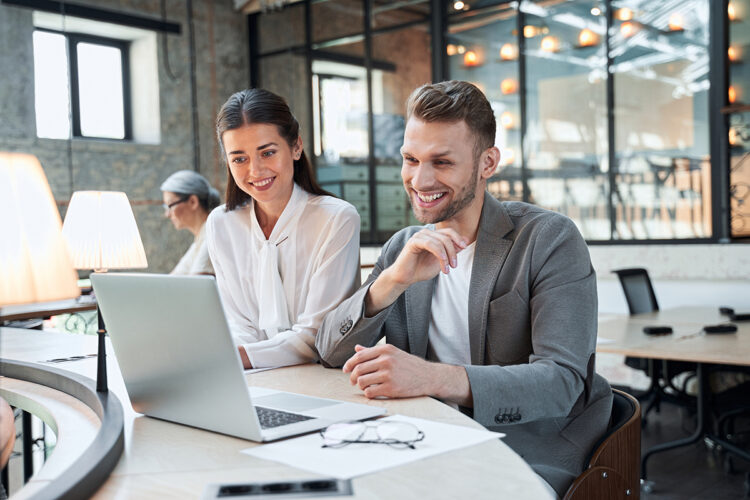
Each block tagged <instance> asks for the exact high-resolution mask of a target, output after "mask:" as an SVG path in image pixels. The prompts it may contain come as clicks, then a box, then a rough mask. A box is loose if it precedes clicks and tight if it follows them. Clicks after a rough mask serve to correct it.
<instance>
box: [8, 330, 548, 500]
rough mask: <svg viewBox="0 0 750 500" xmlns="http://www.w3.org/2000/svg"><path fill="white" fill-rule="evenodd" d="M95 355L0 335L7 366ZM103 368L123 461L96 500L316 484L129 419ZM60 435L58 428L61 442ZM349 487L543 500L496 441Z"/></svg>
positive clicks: (306, 375)
mask: <svg viewBox="0 0 750 500" xmlns="http://www.w3.org/2000/svg"><path fill="white" fill-rule="evenodd" d="M95 349H96V337H94V336H84V335H71V334H59V333H51V332H41V331H35V330H17V329H10V328H2V329H0V357H5V358H9V359H15V360H20V361H30V362H36V361H40V360H46V359H51V358H59V357H66V356H73V355H80V354H87V353H90V352H95ZM54 366H55V367H57V368H62V369H68V370H70V371H73V372H77V373H80V374H84V375H87V376H89V377H92V378H93V377H94V374H95V373H96V360H95V359H84V360H80V361H74V362H68V363H59V364H55V365H54ZM108 369H109V386H110V390H112V391H114V392H115V394H117V396H118V397H119V398H120V400H121V401H122V403H123V406H124V407H125V408H124V409H125V429H124V430H125V452H124V454H123V456H122V458H121V459H120V462H119V463H118V465H117V466H116V468H115V470H114V471H113V472H112V474H111V475H110V477H109V479H108V480H107V481H106V482H105V484H104V485H103V486H102V487H101V488H100V489H99V491H98V492H97V494H96V495H95V497H94V498H113V497H117V498H139V499H141V498H167V497H172V498H197V497H199V496H200V495H201V493H202V492H203V489H204V487H205V485H206V484H208V483H216V482H220V483H225V482H226V483H231V482H254V481H268V480H274V479H279V480H283V479H304V478H311V477H314V474H311V473H309V472H305V471H302V470H298V469H293V468H291V467H288V466H285V465H281V464H278V463H275V462H269V461H264V460H261V459H258V458H254V457H250V456H248V455H245V454H242V453H240V450H242V449H245V448H248V447H250V446H256V444H255V443H252V442H249V441H244V440H242V439H237V438H233V437H229V436H224V435H221V434H215V433H212V432H208V431H203V430H200V429H194V428H191V427H186V426H182V425H177V424H172V423H169V422H165V421H161V420H156V419H153V418H149V417H144V416H142V415H139V414H136V413H135V412H134V411H133V410H132V408H131V407H130V403H129V400H128V398H127V394H126V392H125V388H124V384H123V381H122V378H121V376H120V373H119V370H118V368H117V364H116V361H115V359H114V356H113V355H112V353H111V351H110V353H109V356H108ZM247 378H248V382H249V383H251V384H253V385H257V386H263V387H270V388H275V389H283V390H289V391H294V392H299V393H303V394H310V395H315V396H322V397H332V398H336V399H342V400H348V401H354V402H360V403H367V404H373V405H377V406H382V407H384V408H386V409H387V410H388V412H389V414H394V413H399V414H404V415H410V416H415V417H421V418H429V419H432V420H436V421H440V422H446V423H451V424H457V425H466V426H473V427H478V426H479V424H477V423H476V422H474V421H473V420H472V419H470V418H468V417H466V416H465V415H463V414H461V413H460V412H458V411H455V410H453V409H452V408H450V407H449V406H446V405H444V404H442V403H440V402H439V401H436V400H434V399H431V398H424V397H423V398H410V399H401V400H374V401H370V400H367V399H366V398H364V397H363V396H362V395H361V393H360V391H359V390H358V389H356V388H355V387H352V386H350V385H349V382H348V376H347V375H345V374H343V373H341V372H340V371H339V370H331V369H326V368H323V367H322V366H320V365H304V366H297V367H289V368H283V369H279V370H271V371H266V372H259V373H255V374H252V375H248V376H247ZM4 387H5V384H4ZM65 432H66V430H65V429H61V433H65ZM46 477H47V476H42V477H40V478H39V479H37V478H36V476H35V478H34V479H32V483H33V482H36V484H37V486H39V484H40V483H41V481H43V480H44V479H46ZM33 486H34V485H33V484H31V487H32V488H33ZM353 488H354V493H355V498H423V497H428V498H446V499H448V498H450V499H455V498H498V497H505V498H514V499H533V500H537V499H543V498H548V497H549V495H548V493H547V492H546V490H545V489H544V488H543V486H542V485H541V483H540V481H539V479H538V477H537V476H536V474H534V472H533V471H532V470H531V468H530V467H529V466H528V465H527V464H526V463H525V462H524V461H523V460H522V459H521V458H520V457H519V456H518V455H517V454H516V453H515V452H513V451H512V450H511V449H510V448H509V447H508V446H507V445H505V444H504V443H503V442H502V441H500V440H496V441H491V442H486V443H483V444H480V445H477V446H473V447H470V448H465V449H462V450H458V451H456V452H452V453H447V454H444V455H439V456H436V457H432V458H430V459H427V460H424V461H420V462H415V463H412V464H409V465H405V466H402V467H398V468H393V469H389V470H386V471H383V472H379V473H376V474H371V475H367V476H363V477H359V478H355V479H354V480H353ZM25 490H26V488H24V490H22V492H23V491H25Z"/></svg>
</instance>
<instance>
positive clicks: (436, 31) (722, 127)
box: [248, 0, 743, 245]
mask: <svg viewBox="0 0 750 500" xmlns="http://www.w3.org/2000/svg"><path fill="white" fill-rule="evenodd" d="M324 1H327V0H304V1H303V2H301V3H299V4H294V5H291V6H289V7H287V8H300V7H302V6H304V8H305V9H307V10H306V14H305V30H306V39H305V43H304V44H302V45H295V46H291V47H287V48H284V49H276V50H273V51H269V52H266V53H259V51H258V42H259V40H258V39H257V19H258V16H260V15H261V14H251V15H250V16H249V24H248V26H249V28H250V30H251V32H252V33H251V34H250V40H249V41H250V66H251V84H254V85H257V83H258V77H257V74H258V70H259V65H258V60H259V59H261V58H264V57H270V56H273V55H278V54H282V53H300V54H306V56H307V57H308V65H309V64H311V60H312V59H315V58H318V57H321V58H322V57H326V56H330V57H332V58H337V59H341V62H347V63H350V64H357V65H361V66H364V67H365V68H366V69H367V75H368V77H367V78H368V123H369V127H368V128H369V131H368V142H369V144H370V154H369V160H368V163H369V167H370V181H369V182H370V183H371V186H370V187H371V189H370V191H371V193H370V200H371V205H370V206H371V213H370V218H371V220H370V222H371V224H370V232H369V235H368V236H369V238H368V239H367V240H365V239H363V241H362V243H363V244H365V245H366V244H380V243H382V241H379V239H378V231H377V227H376V210H375V205H374V203H377V200H376V193H375V189H372V188H373V187H374V182H375V177H374V159H373V151H372V148H373V130H372V126H373V125H372V97H371V89H370V81H371V71H372V69H373V68H377V64H378V61H373V59H372V48H371V45H372V39H373V37H374V36H375V35H377V34H380V33H381V32H387V31H394V30H397V29H402V28H407V27H410V26H414V25H418V24H425V23H429V28H430V33H431V42H430V46H431V51H432V54H431V56H432V60H431V64H432V74H433V81H442V80H445V79H448V78H449V77H450V74H449V65H448V60H447V56H446V51H445V46H446V43H447V38H446V35H447V30H448V24H449V22H450V21H451V20H453V19H460V18H462V17H465V16H473V15H476V13H477V12H485V11H487V10H488V9H493V8H497V7H499V6H504V5H507V4H510V3H512V2H510V1H509V0H498V1H496V2H491V3H487V4H485V5H483V6H482V7H481V9H479V10H474V11H468V12H449V8H448V7H449V5H450V3H451V2H450V1H446V0H429V3H430V14H429V16H428V18H426V19H424V20H417V21H410V22H408V23H404V24H400V25H395V26H389V27H386V28H380V29H377V30H376V29H372V28H371V26H372V25H371V12H372V5H373V0H365V1H364V2H363V5H364V7H363V8H364V13H363V17H364V26H363V30H362V31H361V32H359V33H352V34H348V35H344V36H341V37H337V38H334V39H329V40H322V41H317V42H313V41H312V39H311V36H310V33H311V29H312V16H311V13H310V9H311V5H312V4H314V3H321V2H324ZM524 1H525V0H524ZM727 2H728V0H719V3H720V4H721V6H722V7H721V8H712V9H711V18H710V20H709V33H710V42H709V54H710V56H711V57H710V68H709V80H710V82H711V87H710V90H709V109H708V115H709V129H710V155H711V200H712V201H711V211H712V221H711V223H712V235H711V236H710V237H707V238H685V239H647V240H642V239H627V240H624V239H617V228H616V213H615V208H616V207H615V200H614V198H613V197H614V195H615V193H616V173H617V155H616V150H615V147H614V145H615V126H616V123H615V117H614V106H615V95H614V78H615V75H614V74H613V73H612V72H611V69H612V67H613V65H614V61H613V58H612V56H611V50H610V48H611V47H610V42H611V39H610V36H605V37H604V39H605V44H606V52H607V58H606V61H607V62H606V69H607V74H608V78H607V83H606V102H607V127H608V130H607V140H608V145H609V148H608V160H609V165H610V168H609V171H608V182H609V192H608V206H607V210H608V216H609V219H610V237H609V239H606V240H591V241H588V242H587V243H589V244H590V245H612V244H617V245H642V244H668V245H672V244H680V245H684V244H706V243H718V242H722V243H724V242H732V241H735V242H742V241H743V239H742V238H732V237H731V232H730V216H731V213H730V210H729V188H728V187H729V148H728V140H727V139H726V138H727V134H728V118H727V116H726V115H725V114H722V113H721V109H722V108H724V107H726V105H727V92H726V90H727V85H728V61H727V53H726V47H727V43H728V26H727V15H726V12H727V9H726V7H727ZM521 3H523V2H519V3H518V5H517V7H516V12H517V16H516V23H517V30H516V31H517V40H516V42H517V44H518V48H519V58H518V71H519V97H520V101H519V106H520V120H519V121H520V124H519V128H520V134H521V139H520V141H521V152H520V157H519V164H520V176H521V181H522V186H523V200H524V201H527V202H528V201H529V200H530V198H531V192H530V189H529V186H528V179H529V170H528V165H527V154H526V148H525V144H526V134H527V129H528V123H527V119H528V117H527V107H526V93H527V92H526V91H527V89H526V58H525V55H524V54H525V50H524V49H525V38H524V37H523V26H524V23H525V19H524V18H525V15H524V12H523V9H522V5H521ZM612 3H613V0H604V9H605V15H606V26H607V33H610V32H611V28H612V26H613V18H612V17H613V16H612V11H613V7H612ZM354 39H358V40H363V41H364V44H365V57H364V60H360V59H359V58H352V57H348V56H341V55H338V54H335V55H331V54H332V53H331V52H325V51H320V50H318V48H320V47H328V46H332V45H336V42H340V43H344V42H347V43H349V42H351V41H352V40H354ZM343 59H346V61H344V60H343ZM386 64H387V63H386ZM383 69H385V68H383ZM311 82H312V79H310V83H309V85H311V84H312V83H311ZM308 113H310V117H312V110H308ZM310 123H312V120H311V121H310ZM312 161H313V162H314V161H315V159H314V158H312Z"/></svg>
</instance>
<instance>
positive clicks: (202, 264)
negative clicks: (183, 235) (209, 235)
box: [172, 224, 214, 274]
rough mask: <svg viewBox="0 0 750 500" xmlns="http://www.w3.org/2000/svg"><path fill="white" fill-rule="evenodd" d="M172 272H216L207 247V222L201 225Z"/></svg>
mask: <svg viewBox="0 0 750 500" xmlns="http://www.w3.org/2000/svg"><path fill="white" fill-rule="evenodd" d="M172 274H214V268H213V266H212V265H211V259H210V258H209V257H208V248H206V224H203V226H201V230H200V231H199V232H198V235H197V236H196V237H195V240H194V241H193V244H192V245H190V247H189V248H188V249H187V252H185V255H183V256H182V258H181V259H180V261H179V262H178V263H177V265H176V266H175V268H174V269H172Z"/></svg>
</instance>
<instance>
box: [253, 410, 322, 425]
mask: <svg viewBox="0 0 750 500" xmlns="http://www.w3.org/2000/svg"><path fill="white" fill-rule="evenodd" d="M255 413H257V414H258V421H259V422H260V427H261V429H272V428H274V427H281V426H282V425H287V424H293V423H295V422H304V421H305V420H312V419H313V418H315V417H308V416H306V415H300V414H299V413H289V412H287V411H281V410H274V409H271V408H264V407H262V406H256V407H255Z"/></svg>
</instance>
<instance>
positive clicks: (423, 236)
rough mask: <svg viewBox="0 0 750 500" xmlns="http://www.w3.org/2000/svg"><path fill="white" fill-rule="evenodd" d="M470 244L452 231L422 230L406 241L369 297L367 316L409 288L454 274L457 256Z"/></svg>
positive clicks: (369, 292)
mask: <svg viewBox="0 0 750 500" xmlns="http://www.w3.org/2000/svg"><path fill="white" fill-rule="evenodd" d="M468 244H469V242H468V241H466V239H465V238H463V237H462V236H461V235H460V234H458V232H456V231H455V230H453V229H450V228H443V229H437V230H434V231H433V230H431V229H422V230H421V231H419V232H418V233H415V234H414V235H413V236H412V237H411V238H409V241H407V242H406V245H404V248H403V249H402V250H401V253H400V254H399V255H398V257H397V258H396V262H394V263H393V264H391V265H390V266H389V267H388V268H386V269H385V270H384V271H383V272H382V273H381V274H380V276H378V278H377V279H376V280H375V282H374V283H373V284H372V286H371V287H370V290H369V291H368V292H367V296H366V297H365V314H366V315H367V316H374V315H375V314H377V313H379V312H380V311H382V310H383V309H385V308H386V307H388V306H389V305H391V304H393V302H395V300H396V299H397V298H398V297H399V295H401V294H402V293H404V290H406V289H407V288H409V286H411V285H413V284H414V283H418V282H420V281H426V280H430V279H432V278H434V277H435V276H437V274H438V273H439V272H440V271H442V272H444V273H445V274H448V273H449V272H450V268H451V267H456V265H458V260H457V258H456V254H457V253H458V252H460V251H461V250H463V249H464V248H466V247H467V246H468Z"/></svg>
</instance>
